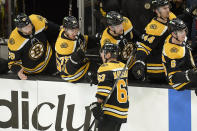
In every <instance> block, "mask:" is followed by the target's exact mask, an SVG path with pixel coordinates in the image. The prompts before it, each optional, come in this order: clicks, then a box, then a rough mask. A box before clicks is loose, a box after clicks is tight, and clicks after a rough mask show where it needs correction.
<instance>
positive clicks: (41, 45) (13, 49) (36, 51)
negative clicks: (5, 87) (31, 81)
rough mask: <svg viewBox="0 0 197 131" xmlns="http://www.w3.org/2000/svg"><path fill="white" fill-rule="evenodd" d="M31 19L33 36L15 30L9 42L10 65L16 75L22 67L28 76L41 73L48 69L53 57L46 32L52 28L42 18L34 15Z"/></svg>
mask: <svg viewBox="0 0 197 131" xmlns="http://www.w3.org/2000/svg"><path fill="white" fill-rule="evenodd" d="M29 18H30V20H31V22H32V25H33V33H32V35H30V36H25V35H23V34H22V33H21V32H19V31H18V30H17V28H15V29H14V30H13V31H12V33H11V35H10V38H9V40H8V49H9V63H8V64H9V68H10V69H11V70H12V71H13V72H15V73H17V72H18V71H19V70H20V69H21V67H24V73H26V74H35V73H40V72H42V71H43V70H44V69H45V68H46V66H47V64H48V63H49V61H50V59H51V56H52V48H51V45H50V44H49V42H48V40H47V35H46V32H45V31H46V30H48V29H49V28H51V26H50V25H49V24H48V22H47V20H46V19H45V18H43V17H42V16H39V15H35V14H33V15H30V16H29ZM57 31H59V26H58V27H57Z"/></svg>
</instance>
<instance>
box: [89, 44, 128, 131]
mask: <svg viewBox="0 0 197 131" xmlns="http://www.w3.org/2000/svg"><path fill="white" fill-rule="evenodd" d="M118 53H119V52H118V45H117V44H112V43H110V42H106V43H105V44H104V45H103V46H102V49H101V57H102V60H103V64H102V65H101V66H100V67H99V69H98V88H97V93H96V98H97V102H93V103H92V104H91V105H90V109H91V111H92V112H93V116H94V117H95V119H97V120H98V127H97V128H98V131H119V130H120V127H121V124H122V123H126V121H127V115H128V108H129V101H128V88H127V81H128V69H127V68H125V70H123V69H124V67H125V64H123V63H122V62H119V61H117V57H118ZM121 71H122V75H121V77H120V74H121ZM119 77H120V79H118V78H119ZM117 80H118V81H117ZM116 81H117V84H116V85H115V88H114V91H113V92H112V94H111V97H110V98H109V99H108V101H107V103H106V104H105V105H102V104H103V103H104V101H105V99H106V97H107V96H108V95H109V93H110V91H111V90H112V88H113V87H114V84H115V83H116ZM101 106H102V107H101Z"/></svg>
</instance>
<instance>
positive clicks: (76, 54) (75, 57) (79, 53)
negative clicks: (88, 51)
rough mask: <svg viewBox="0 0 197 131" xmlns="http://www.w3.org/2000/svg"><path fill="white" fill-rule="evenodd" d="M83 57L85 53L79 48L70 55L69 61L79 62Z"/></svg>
mask: <svg viewBox="0 0 197 131" xmlns="http://www.w3.org/2000/svg"><path fill="white" fill-rule="evenodd" d="M84 59H85V53H84V52H83V51H82V50H81V49H79V50H77V51H76V52H74V53H73V54H72V55H71V61H72V63H74V64H81V63H82V62H83V60H84Z"/></svg>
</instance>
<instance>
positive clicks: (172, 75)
mask: <svg viewBox="0 0 197 131" xmlns="http://www.w3.org/2000/svg"><path fill="white" fill-rule="evenodd" d="M168 30H169V32H171V34H170V35H169V36H168V37H167V38H166V40H165V44H164V46H163V51H162V62H163V66H164V69H165V74H166V77H167V79H168V82H169V85H170V86H171V87H172V88H173V89H176V90H184V89H191V88H192V87H193V88H196V85H197V83H196V80H197V70H196V66H195V64H194V60H193V57H192V54H191V50H190V47H189V45H188V43H187V41H186V40H187V37H186V35H187V32H188V29H187V26H186V25H185V23H184V22H183V21H182V20H180V19H178V18H176V19H173V20H171V21H170V22H169V24H168Z"/></svg>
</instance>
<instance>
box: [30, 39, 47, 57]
mask: <svg viewBox="0 0 197 131" xmlns="http://www.w3.org/2000/svg"><path fill="white" fill-rule="evenodd" d="M43 54H44V45H43V43H41V42H37V43H35V44H34V45H33V46H32V47H31V48H30V50H29V57H30V58H31V59H33V60H37V59H39V58H40V57H42V56H43Z"/></svg>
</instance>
